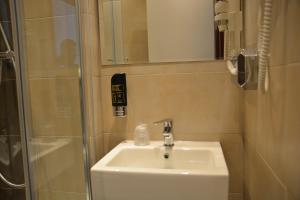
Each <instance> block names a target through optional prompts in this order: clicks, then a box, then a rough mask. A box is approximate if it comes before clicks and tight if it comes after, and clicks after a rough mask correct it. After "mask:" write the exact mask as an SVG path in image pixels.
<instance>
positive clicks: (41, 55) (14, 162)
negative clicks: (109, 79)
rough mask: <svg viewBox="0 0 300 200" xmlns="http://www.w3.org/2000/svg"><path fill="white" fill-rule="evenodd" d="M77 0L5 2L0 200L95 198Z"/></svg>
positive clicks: (1, 15)
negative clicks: (92, 184)
mask: <svg viewBox="0 0 300 200" xmlns="http://www.w3.org/2000/svg"><path fill="white" fill-rule="evenodd" d="M79 9H80V6H79V4H78V2H77V1H75V0H43V1H34V0H23V1H19V0H1V1H0V22H1V26H0V199H1V200H23V199H26V200H60V199H72V200H73V199H75V200H79V199H80V200H84V199H90V198H91V196H90V187H89V182H90V180H89V167H88V151H87V149H88V148H87V139H86V137H87V136H86V133H85V132H86V131H85V127H86V126H85V123H84V114H83V113H84V112H83V110H84V105H85V104H84V98H83V94H84V91H83V88H84V87H83V84H82V83H83V80H82V73H81V72H82V64H81V52H80V27H79V23H78V12H79Z"/></svg>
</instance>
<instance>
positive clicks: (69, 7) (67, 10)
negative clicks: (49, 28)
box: [22, 0, 76, 18]
mask: <svg viewBox="0 0 300 200" xmlns="http://www.w3.org/2000/svg"><path fill="white" fill-rule="evenodd" d="M75 2H76V1H75V0H64V1H56V0H42V1H36V0H24V1H23V4H22V5H23V8H24V16H25V18H43V17H53V16H63V15H74V14H75V12H76V7H75V6H76V5H75Z"/></svg>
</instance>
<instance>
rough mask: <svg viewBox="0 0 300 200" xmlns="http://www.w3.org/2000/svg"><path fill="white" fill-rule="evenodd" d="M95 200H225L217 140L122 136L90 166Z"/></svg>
mask: <svg viewBox="0 0 300 200" xmlns="http://www.w3.org/2000/svg"><path fill="white" fill-rule="evenodd" d="M91 175H92V189H93V197H94V200H201V199H203V200H227V198H228V182H229V175H228V170H227V166H226V163H225V159H224V156H223V152H222V148H221V145H220V143H219V142H188V141H178V142H175V146H174V147H173V148H172V149H166V148H165V147H164V146H163V142H162V141H155V142H151V143H150V145H148V146H135V145H134V142H133V141H124V142H122V143H121V144H119V145H118V146H116V147H115V148H114V149H113V150H112V151H111V152H109V153H108V154H107V155H106V156H105V157H104V158H103V159H101V160H100V161H99V162H97V163H96V164H95V165H94V166H93V167H92V169H91Z"/></svg>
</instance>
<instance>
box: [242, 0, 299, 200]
mask: <svg viewBox="0 0 300 200" xmlns="http://www.w3.org/2000/svg"><path fill="white" fill-rule="evenodd" d="M262 2H263V1H260V0H246V1H245V3H246V4H245V6H246V7H245V8H246V9H245V12H246V27H245V28H246V31H245V33H246V46H247V47H248V48H252V47H256V46H257V34H258V31H257V30H258V25H257V24H258V19H257V12H258V11H259V10H260V9H261V3H262ZM273 2H274V7H273V24H272V25H273V27H272V42H271V57H270V72H269V74H270V87H269V91H268V92H266V93H262V92H258V91H246V92H245V105H244V106H245V123H244V124H245V188H246V189H245V199H251V200H260V199H261V200H298V199H300V170H299V169H300V159H299V158H300V148H299V146H300V123H299V122H300V105H299V102H300V94H299V92H300V54H299V52H300V27H299V21H298V19H299V17H300V14H299V13H300V1H298V0H275V1H273Z"/></svg>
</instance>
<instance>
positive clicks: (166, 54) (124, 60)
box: [99, 0, 223, 65]
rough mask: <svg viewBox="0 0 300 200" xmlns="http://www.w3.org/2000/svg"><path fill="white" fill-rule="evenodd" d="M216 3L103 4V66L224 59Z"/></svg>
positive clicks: (124, 0) (118, 0)
mask: <svg viewBox="0 0 300 200" xmlns="http://www.w3.org/2000/svg"><path fill="white" fill-rule="evenodd" d="M214 3H215V1H214V0H201V1H199V0H184V1H183V0H163V1H162V0H102V1H101V2H100V5H99V8H100V37H101V56H102V64H103V65H114V64H134V63H159V62H184V61H201V60H215V59H220V58H222V57H223V55H222V54H223V53H222V52H223V50H222V48H223V47H222V45H221V44H222V40H223V35H222V33H220V32H218V29H217V27H216V26H215V23H214Z"/></svg>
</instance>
